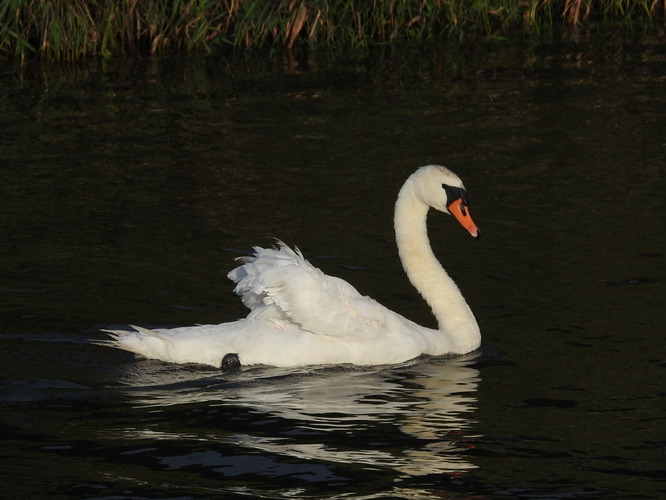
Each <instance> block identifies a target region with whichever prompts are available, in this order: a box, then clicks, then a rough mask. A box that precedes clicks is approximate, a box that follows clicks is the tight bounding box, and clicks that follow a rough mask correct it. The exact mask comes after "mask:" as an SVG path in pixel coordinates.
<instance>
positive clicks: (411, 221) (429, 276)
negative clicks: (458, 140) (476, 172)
mask: <svg viewBox="0 0 666 500" xmlns="http://www.w3.org/2000/svg"><path fill="white" fill-rule="evenodd" d="M428 209H429V207H428V205H426V204H425V203H423V202H422V201H421V200H420V199H419V198H418V197H417V196H416V193H415V192H414V184H413V183H412V182H411V179H410V180H408V181H407V182H406V183H405V185H404V186H403V187H402V189H401V190H400V194H399V195H398V201H397V202H396V204H395V215H394V226H395V236H396V242H397V244H398V252H399V254H400V260H401V261H402V266H403V267H404V269H405V272H406V273H407V276H408V277H409V281H410V282H411V283H412V285H414V287H415V288H416V289H417V290H418V291H419V293H420V294H421V296H422V297H423V298H424V299H425V300H426V302H427V303H428V305H429V306H430V308H431V309H432V312H433V314H434V315H435V318H437V323H438V326H439V332H441V334H443V335H445V336H446V337H447V339H448V341H449V346H448V352H453V353H460V354H462V353H466V352H470V351H472V350H474V349H476V348H477V347H478V346H479V344H480V342H481V335H480V332H479V326H478V324H477V322H476V319H475V318H474V314H472V311H471V309H470V308H469V306H468V305H467V302H465V299H464V298H463V296H462V294H461V293H460V290H459V289H458V287H457V286H456V284H455V283H454V281H453V280H452V279H451V277H450V276H449V275H448V274H447V273H446V271H445V270H444V268H443V267H442V266H441V265H440V263H439V262H438V260H437V258H436V257H435V255H434V254H433V252H432V248H431V247H430V241H429V240H428V231H427V226H426V218H427V215H428Z"/></svg>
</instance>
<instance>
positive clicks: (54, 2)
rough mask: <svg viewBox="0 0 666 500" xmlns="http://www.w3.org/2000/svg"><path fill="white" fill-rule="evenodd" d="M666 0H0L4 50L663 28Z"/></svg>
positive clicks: (164, 49) (63, 55) (8, 56)
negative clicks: (608, 26)
mask: <svg viewBox="0 0 666 500" xmlns="http://www.w3.org/2000/svg"><path fill="white" fill-rule="evenodd" d="M665 21H666V0H2V2H0V59H3V60H12V59H19V60H26V59H30V58H35V57H41V58H43V59H45V60H76V59H79V58H82V57H87V56H94V55H101V56H104V57H118V56H124V55H151V56H155V55H161V54H166V53H170V52H186V53H192V52H213V51H216V50H233V51H244V50H248V49H252V48H266V47H270V48H290V47H293V46H294V45H296V44H308V45H310V46H312V47H318V48H332V49H358V48H364V47H368V46H370V45H378V44H391V43H394V42H398V41H416V42H420V43H428V42H432V41H435V40H441V39H443V38H447V37H454V38H456V39H458V40H461V39H466V40H470V39H471V40H473V39H475V38H477V37H484V38H487V37H504V36H508V35H509V34H510V33H516V32H519V33H526V34H535V33H538V32H539V31H540V30H542V29H544V28H560V27H561V28H566V29H571V30H580V29H585V28H587V27H590V26H592V25H595V24H598V23H607V24H609V23H610V24H623V25H625V26H642V27H645V26H651V27H656V28H657V29H658V30H661V31H662V32H663V28H664V23H665Z"/></svg>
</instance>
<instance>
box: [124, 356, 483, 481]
mask: <svg viewBox="0 0 666 500" xmlns="http://www.w3.org/2000/svg"><path fill="white" fill-rule="evenodd" d="M473 361H474V360H473V358H471V357H460V358H450V359H442V358H430V359H427V358H426V359H419V360H415V361H412V362H410V363H406V364H403V365H400V366H394V367H379V368H377V367H373V368H359V367H334V368H331V367H327V368H311V369H309V371H307V370H306V369H302V368H300V369H288V370H285V369H273V368H267V367H266V368H249V369H246V370H243V371H241V372H240V373H235V374H225V373H218V372H214V374H213V375H211V373H212V372H209V371H201V370H199V369H194V368H192V367H174V366H173V365H166V364H163V363H157V362H143V363H137V364H136V365H134V366H135V367H134V369H133V370H132V371H131V372H128V373H126V374H125V380H124V381H125V383H126V384H127V386H128V387H127V390H128V392H129V393H130V394H131V395H132V399H133V401H134V402H135V403H136V405H138V406H139V407H140V408H142V409H143V411H145V410H146V409H149V410H150V411H151V413H153V414H155V413H156V412H158V413H159V412H160V411H165V412H166V411H173V410H174V409H178V408H181V405H187V406H182V407H183V408H187V409H188V411H192V409H193V408H195V409H196V410H198V411H201V412H202V413H204V414H211V413H215V412H217V411H220V410H224V409H227V410H238V411H239V412H241V413H242V418H244V419H248V420H249V421H250V422H249V423H248V425H246V426H245V427H244V430H245V431H247V430H248V428H249V431H248V432H247V433H243V432H228V433H225V432H224V431H221V430H220V428H219V425H218V426H217V427H215V428H214V429H212V430H210V431H209V430H208V429H206V430H204V431H203V432H201V428H197V429H196V431H194V432H193V430H192V428H189V429H187V430H185V431H184V432H183V433H178V432H174V430H173V427H174V422H173V417H170V422H169V424H170V425H169V429H168V430H166V429H165V431H164V432H160V431H159V430H157V429H156V428H155V424H154V423H153V424H152V425H151V427H150V428H148V426H146V427H145V428H141V427H133V428H125V429H124V430H123V434H124V437H125V438H129V437H131V438H134V439H137V438H139V439H146V438H148V439H168V440H174V439H180V440H192V439H195V440H199V441H201V440H211V441H214V442H215V443H226V444H228V445H233V447H234V448H238V447H241V448H246V449H248V450H252V451H253V453H256V452H257V451H260V452H262V454H266V455H278V456H283V457H291V458H296V459H300V460H307V461H310V462H311V463H313V462H312V461H314V463H317V462H319V463H321V462H324V463H328V464H331V463H337V464H345V465H349V464H359V465H361V466H362V467H364V468H387V467H388V468H391V469H394V470H396V471H398V472H399V473H400V476H402V477H404V476H420V475H425V474H433V473H445V472H456V471H463V470H466V469H470V468H473V467H474V466H473V465H472V464H471V463H469V462H468V461H467V460H465V458H464V456H463V455H462V454H461V451H462V448H461V447H462V446H464V445H465V444H469V443H470V441H472V440H473V436H472V435H470V433H469V432H468V431H467V429H469V427H470V426H471V424H473V420H471V412H472V411H473V410H474V408H475V404H476V388H477V385H478V382H479V372H478V370H476V369H475V368H473V367H472V366H470V365H471V363H472V362H473ZM202 375H203V376H202ZM204 423H205V422H204ZM218 423H219V422H218ZM253 424H256V429H257V432H256V433H253V432H252V430H254V427H253ZM202 425H204V424H202ZM271 425H274V426H275V427H274V428H273V427H271ZM331 434H333V438H332V437H331ZM336 436H340V437H341V439H340V440H337V439H335V437H336ZM348 436H353V438H352V440H351V441H350V440H349V439H348ZM461 436H463V437H462V439H461ZM357 438H358V439H357ZM317 440H320V441H321V442H313V441H317ZM350 442H351V443H352V444H350ZM195 454H197V456H199V455H200V452H196V453H195ZM173 458H174V459H175V458H176V457H173ZM199 458H201V457H200V456H199ZM180 459H182V460H185V461H187V460H189V458H188V456H181V457H180ZM220 460H222V459H220ZM230 460H231V461H233V456H231V457H227V458H225V459H224V460H223V461H224V463H225V464H226V463H227V462H228V461H230ZM218 462H219V460H218ZM172 465H173V464H172ZM211 465H213V464H211Z"/></svg>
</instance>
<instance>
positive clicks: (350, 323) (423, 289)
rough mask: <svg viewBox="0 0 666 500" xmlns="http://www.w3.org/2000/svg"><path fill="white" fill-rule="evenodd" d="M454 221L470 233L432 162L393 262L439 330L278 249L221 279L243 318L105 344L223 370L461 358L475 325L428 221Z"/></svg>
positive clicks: (402, 205) (455, 194)
mask: <svg viewBox="0 0 666 500" xmlns="http://www.w3.org/2000/svg"><path fill="white" fill-rule="evenodd" d="M430 207H432V208H435V209H437V210H441V211H443V212H447V213H451V214H453V215H454V216H455V217H456V218H457V219H458V220H459V222H460V223H461V224H462V225H463V226H464V227H466V228H467V229H468V231H469V232H470V233H471V234H472V235H473V236H477V235H478V229H477V228H476V226H475V225H474V223H473V222H472V219H471V217H470V216H469V212H468V209H467V198H466V193H465V190H464V187H463V184H462V182H461V181H460V179H459V178H458V177H457V176H456V175H455V174H454V173H452V172H451V171H450V170H448V169H446V168H445V167H441V166H437V165H429V166H426V167H422V168H420V169H419V170H417V171H416V172H415V173H414V174H412V176H410V177H409V179H407V181H406V182H405V184H404V185H403V187H402V189H401V190H400V194H399V196H398V201H397V202H396V210H395V218H394V222H395V230H396V241H397V244H398V249H399V252H400V257H401V260H402V263H403V266H404V268H405V271H406V273H407V275H408V276H409V278H410V280H411V282H412V284H413V285H414V286H415V287H416V288H417V289H418V290H419V292H420V293H421V295H422V296H423V297H424V298H425V299H426V301H427V302H428V303H429V304H430V306H431V308H432V309H433V313H434V314H435V316H436V318H437V320H438V324H439V328H438V329H436V330H435V329H430V328H425V327H422V326H419V325H417V324H416V323H414V322H412V321H410V320H408V319H406V318H404V317H403V316H401V315H399V314H397V313H395V312H393V311H391V310H390V309H387V308H386V307H384V306H382V305H381V304H379V303H378V302H376V301H375V300H373V299H371V298H369V297H366V296H363V295H361V294H360V293H358V291H356V289H355V288H354V287H353V286H352V285H350V284H349V283H347V282H346V281H344V280H341V279H339V278H335V277H332V276H327V275H326V274H324V273H323V272H322V271H321V270H319V269H318V268H316V267H314V266H313V265H312V264H310V263H309V262H308V261H307V260H306V259H305V258H303V255H302V254H301V253H300V251H298V250H297V249H296V250H293V249H291V248H289V247H287V246H286V245H284V244H283V243H280V244H279V247H278V248H261V247H255V248H254V254H253V255H252V256H250V257H242V258H241V259H239V260H240V261H241V263H242V264H241V265H240V266H239V267H237V268H235V269H233V270H232V271H231V272H230V273H229V274H228V277H229V278H230V279H231V280H233V281H234V282H235V283H236V288H235V289H234V291H235V292H236V293H237V294H238V295H240V297H241V299H242V301H243V304H245V306H247V307H248V309H250V313H249V314H248V316H247V317H246V318H244V319H241V320H238V321H234V322H230V323H222V324H220V325H202V326H191V327H182V328H173V329H155V330H148V329H145V328H141V327H133V328H134V331H118V330H115V331H110V332H109V333H110V334H111V336H112V339H111V340H108V341H103V342H102V343H105V344H107V345H111V346H113V347H118V348H120V349H124V350H127V351H131V352H134V353H136V354H138V355H140V356H143V357H145V358H151V359H160V360H163V361H168V362H174V363H204V364H209V365H213V366H220V363H221V360H222V358H223V357H224V356H225V355H226V354H229V353H236V354H237V355H238V359H239V360H240V363H241V364H242V365H250V364H266V365H273V366H302V365H312V364H342V363H354V364H359V365H376V364H388V363H398V362H402V361H406V360H408V359H411V358H414V357H416V356H418V355H420V354H433V355H439V354H447V353H452V354H463V353H466V352H470V351H472V350H474V349H476V348H477V347H478V346H479V344H480V333H479V328H478V325H477V323H476V320H475V318H474V315H473V314H472V312H471V310H470V309H469V307H468V306H467V303H466V302H465V300H464V298H463V297H462V295H461V294H460V292H459V290H458V288H457V286H456V285H455V283H454V282H453V281H452V280H451V278H450V277H449V276H448V274H447V273H446V272H445V271H444V269H443V268H442V267H441V266H440V265H439V263H438V262H437V260H436V258H435V256H434V255H433V253H432V250H431V249H430V244H429V241H428V236H427V232H426V214H427V211H428V209H429V208H430Z"/></svg>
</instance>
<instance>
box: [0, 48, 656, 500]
mask: <svg viewBox="0 0 666 500" xmlns="http://www.w3.org/2000/svg"><path fill="white" fill-rule="evenodd" d="M460 54H462V56H461V55H460ZM460 54H458V55H456V56H453V55H447V54H445V53H440V54H434V55H432V54H430V55H429V56H427V57H426V56H424V54H423V53H422V52H421V51H418V50H417V51H413V52H410V56H411V58H409V57H402V60H403V65H402V66H401V65H397V64H395V61H396V59H393V60H392V59H391V54H387V57H386V58H383V59H382V58H377V59H369V60H366V61H360V62H359V61H351V62H350V61H341V60H340V59H338V60H335V58H333V57H331V58H330V60H329V59H327V58H326V56H325V55H321V54H319V55H317V54H310V55H309V56H308V57H309V60H308V65H309V69H308V71H293V70H294V68H293V67H292V68H291V69H290V70H289V71H285V70H284V67H283V62H281V61H279V62H275V60H271V62H267V61H268V60H267V59H262V60H261V61H260V62H258V63H256V64H255V65H253V64H251V63H249V62H247V61H246V62H245V63H242V62H229V61H222V60H216V59H202V60H196V61H194V60H189V61H186V60H172V61H159V60H146V61H133V62H129V63H128V64H127V65H124V64H120V63H115V62H106V63H99V62H98V61H93V62H91V63H90V65H86V66H79V67H76V68H72V69H71V71H70V72H68V73H67V74H65V75H63V74H60V76H58V73H57V71H56V70H53V71H48V72H44V73H43V74H40V73H39V71H34V72H32V73H31V69H28V70H26V71H25V72H24V73H5V74H3V75H2V77H1V78H0V86H1V88H2V90H3V92H2V93H0V100H1V106H0V108H1V109H2V110H3V111H2V112H0V156H1V160H2V169H0V183H1V190H2V197H0V230H1V231H2V235H3V238H2V243H1V244H0V260H1V261H2V263H3V266H2V273H1V274H0V299H1V301H0V320H1V323H0V341H1V344H2V361H1V363H2V364H1V365H0V376H1V381H0V404H1V405H2V416H1V420H0V428H1V430H2V431H3V432H2V433H0V436H1V437H0V439H1V440H2V449H3V455H4V456H3V459H2V460H3V467H2V468H0V473H1V474H4V476H3V494H5V495H8V497H9V498H63V499H66V498H127V499H129V498H146V499H148V498H221V497H223V498H234V497H241V498H248V497H259V498H284V497H296V498H300V497H309V498H325V497H327V498H335V497H340V498H358V499H361V498H367V499H369V498H391V497H393V498H432V497H433V496H435V497H444V498H470V497H473V498H498V497H499V498H507V497H513V498H548V499H555V498H589V497H592V498H650V499H652V498H662V497H663V496H664V495H665V494H666V483H664V480H663V478H662V474H661V473H662V471H661V469H662V468H663V467H662V464H663V446H664V442H665V437H664V432H663V430H662V429H663V428H664V425H663V423H664V415H663V409H662V406H663V405H662V404H661V401H662V400H663V396H664V390H663V384H662V383H661V382H662V380H663V369H664V366H665V365H664V360H663V352H664V336H663V328H664V324H666V317H665V313H664V308H663V300H662V298H663V296H664V291H665V290H664V284H665V283H666V276H665V272H664V271H665V269H664V253H663V249H664V248H665V247H666V230H665V228H666V224H665V218H666V208H665V205H664V201H663V193H664V187H665V186H664V146H665V143H664V137H666V130H665V129H664V124H665V123H666V121H664V119H663V118H664V116H663V115H664V109H666V101H665V97H664V95H665V94H664V92H663V85H664V75H665V74H666V55H665V54H664V48H663V45H660V44H652V45H649V44H648V45H636V44H618V45H612V44H611V45H608V44H605V43H601V42H599V41H593V42H580V43H579V42H575V43H574V42H567V43H564V44H562V45H557V46H553V45H551V46H540V47H533V46H529V45H527V44H518V45H511V46H506V45H502V46H500V45H498V44H493V43H490V44H487V45H483V46H478V47H475V48H468V49H467V52H465V51H462V52H461V53H460ZM398 55H399V54H397V53H396V54H393V56H395V57H396V58H398V57H397V56H398ZM398 59H399V58H398ZM405 62H410V64H406V65H405ZM402 68H406V69H404V70H403V69H402ZM433 162H441V163H444V164H446V165H448V166H450V167H451V168H453V169H454V170H455V171H456V172H458V173H459V174H460V175H461V177H462V178H463V179H464V181H465V184H466V186H467V188H468V190H469V194H470V199H471V210H472V213H473V216H474V218H475V221H476V222H477V224H478V225H479V227H480V229H481V231H482V233H483V238H482V239H481V240H480V241H471V240H472V239H471V238H469V237H468V236H467V235H465V234H464V232H463V231H458V230H457V229H458V228H454V226H452V225H451V223H450V220H449V218H447V217H445V216H442V215H435V214H434V215H433V216H431V217H430V219H429V229H430V233H429V234H430V238H431V242H432V244H433V247H434V250H435V252H436V254H437V255H438V257H440V258H441V260H442V262H443V263H444V265H445V267H446V268H447V269H448V270H449V271H450V273H451V274H452V276H453V277H454V278H455V279H456V282H457V283H458V284H459V286H460V288H461V290H462V291H463V294H464V295H465V297H466V299H467V300H468V302H469V304H470V306H471V308H472V310H473V311H474V313H475V314H476V316H477V318H478V319H479V323H480V325H481V330H482V334H483V339H484V349H485V351H484V353H483V355H482V356H481V357H480V358H474V357H473V358H471V359H465V358H461V359H432V358H425V359H417V360H414V361H412V362H410V363H405V364H403V365H400V366H393V367H381V368H355V367H328V368H316V369H307V370H305V369H302V370H277V369H273V368H266V367H263V368H247V369H244V370H242V371H241V372H240V373H234V374H221V373H219V372H217V371H215V370H210V369H204V368H201V367H196V366H172V365H167V364H163V363H159V362H154V361H145V360H137V359H134V358H132V357H131V356H129V355H128V354H127V353H124V352H118V351H115V350H113V349H109V348H105V347H100V346H93V345H90V344H88V343H87V342H86V340H87V339H90V338H93V339H99V338H101V335H102V334H101V333H100V332H99V331H98V329H99V328H103V327H108V326H109V325H112V324H113V325H115V324H119V323H123V324H125V323H132V324H139V325H144V326H148V327H150V326H152V325H159V326H167V325H188V324H196V323H219V322H223V321H229V320H233V319H236V318H238V317H240V316H243V315H244V313H245V311H244V309H243V307H242V305H241V304H240V303H239V301H238V300H237V297H236V296H234V295H233V293H232V292H231V283H230V282H228V281H227V280H226V279H225V278H224V276H225V274H226V273H227V272H228V271H229V270H230V269H231V267H232V266H233V265H234V262H233V259H234V258H235V257H237V256H238V253H239V251H240V252H243V251H246V250H247V249H249V248H250V247H251V246H252V245H254V244H262V245H266V244H271V241H272V240H271V238H272V237H279V238H281V239H283V240H285V241H286V242H287V243H295V244H297V245H298V246H299V247H300V248H301V250H303V252H304V254H305V255H306V256H307V257H308V258H309V259H310V260H311V261H312V262H313V264H315V265H317V266H318V267H320V268H322V269H323V270H324V271H325V272H327V273H328V274H332V275H336V276H339V277H341V278H343V279H346V280H348V281H350V282H351V283H352V284H354V286H356V287H357V288H358V289H359V291H361V292H362V293H364V294H368V295H370V296H372V297H373V298H376V299H377V300H379V301H380V302H381V303H383V304H385V305H386V306H388V307H390V308H391V309H393V310H396V311H398V312H400V313H402V314H404V315H405V316H407V317H409V318H410V319H414V320H415V321H418V322H420V323H422V324H425V325H428V326H431V325H432V321H433V320H432V318H431V316H430V314H429V311H428V310H427V307H426V306H425V305H424V304H422V303H421V300H420V299H419V297H418V296H417V294H416V292H414V291H413V290H412V289H411V287H410V285H409V283H408V281H407V279H406V278H405V277H404V275H403V272H402V270H401V268H400V265H399V261H398V258H397V255H396V252H395V248H394V244H393V234H392V222H391V212H392V204H393V202H394V197H395V194H396V192H397V189H398V188H399V186H400V184H401V182H402V181H403V180H404V178H405V177H406V175H408V174H409V173H411V171H412V170H413V169H414V168H415V167H417V166H420V165H423V164H427V163H433ZM359 207H360V208H362V210H359ZM491 346H496V348H497V349H498V350H501V351H502V352H503V353H504V354H503V355H502V356H495V355H494V354H492V352H491Z"/></svg>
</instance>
